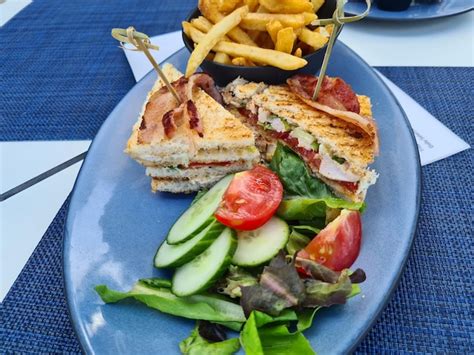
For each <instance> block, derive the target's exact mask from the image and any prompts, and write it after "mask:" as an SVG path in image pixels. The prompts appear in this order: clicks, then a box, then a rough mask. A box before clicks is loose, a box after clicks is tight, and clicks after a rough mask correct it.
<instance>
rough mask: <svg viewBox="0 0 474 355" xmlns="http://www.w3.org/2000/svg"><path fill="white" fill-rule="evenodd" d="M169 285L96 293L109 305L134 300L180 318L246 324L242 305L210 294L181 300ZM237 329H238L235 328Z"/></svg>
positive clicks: (142, 284) (147, 283) (150, 282)
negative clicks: (129, 299) (128, 299)
mask: <svg viewBox="0 0 474 355" xmlns="http://www.w3.org/2000/svg"><path fill="white" fill-rule="evenodd" d="M166 281H167V280H166ZM166 281H164V280H162V279H143V280H139V281H138V282H137V283H136V284H135V285H134V286H133V288H132V289H131V290H130V291H128V292H119V291H114V290H111V289H109V288H108V287H107V286H105V285H98V286H96V287H95V290H96V292H97V293H98V294H99V296H100V298H102V300H103V301H104V302H105V303H115V302H118V301H121V300H123V299H126V298H134V299H136V300H137V301H140V302H142V303H145V304H146V305H147V306H148V307H150V308H154V309H157V310H159V311H161V312H163V313H168V314H172V315H175V316H179V317H184V318H190V319H203V320H209V321H214V322H224V323H223V324H224V325H225V324H226V322H231V323H230V324H232V323H235V322H237V323H243V322H245V315H244V312H243V310H242V307H241V306H239V305H238V304H235V303H232V302H229V301H226V300H223V299H221V298H219V297H216V296H213V295H207V294H199V295H193V296H188V297H177V296H175V295H174V294H173V293H172V292H171V290H170V289H169V287H168V286H167V285H169V282H168V283H166ZM156 285H159V286H156ZM233 326H234V328H235V324H233Z"/></svg>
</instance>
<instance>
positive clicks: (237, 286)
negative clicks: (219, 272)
mask: <svg viewBox="0 0 474 355" xmlns="http://www.w3.org/2000/svg"><path fill="white" fill-rule="evenodd" d="M256 284H258V279H257V278H256V277H255V276H253V275H252V274H251V273H249V272H248V271H246V270H244V269H243V268H241V267H238V266H235V265H231V266H230V267H229V271H228V272H227V274H226V275H225V277H224V278H222V279H221V280H219V281H218V282H217V285H216V286H217V292H219V293H222V294H224V295H228V296H230V297H231V298H236V297H242V291H241V288H242V287H246V286H252V285H256Z"/></svg>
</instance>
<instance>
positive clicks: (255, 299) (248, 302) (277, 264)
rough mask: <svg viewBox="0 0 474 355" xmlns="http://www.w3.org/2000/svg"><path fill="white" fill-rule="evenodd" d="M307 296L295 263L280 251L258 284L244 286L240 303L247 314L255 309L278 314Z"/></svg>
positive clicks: (273, 314)
mask: <svg viewBox="0 0 474 355" xmlns="http://www.w3.org/2000/svg"><path fill="white" fill-rule="evenodd" d="M304 297H305V294H304V285H303V281H301V279H300V278H299V276H298V272H297V271H296V269H295V266H294V265H293V264H288V263H287V262H286V258H285V253H283V252H280V253H279V254H278V255H277V256H276V257H274V258H273V259H272V261H271V262H270V264H269V265H268V266H265V268H264V269H263V273H262V275H261V276H260V282H259V284H257V285H253V286H248V287H242V297H241V299H240V304H241V305H242V308H243V309H244V312H245V314H246V315H249V314H250V313H251V312H252V311H253V310H258V311H262V312H265V313H267V314H269V315H271V316H277V315H279V314H280V312H281V311H282V310H283V309H285V308H289V307H294V306H298V305H299V304H301V302H302V301H303V299H304Z"/></svg>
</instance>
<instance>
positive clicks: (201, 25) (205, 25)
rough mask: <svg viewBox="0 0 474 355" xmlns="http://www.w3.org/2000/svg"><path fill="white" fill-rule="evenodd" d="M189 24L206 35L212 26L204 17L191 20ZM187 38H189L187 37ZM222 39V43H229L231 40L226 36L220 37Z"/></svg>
mask: <svg viewBox="0 0 474 355" xmlns="http://www.w3.org/2000/svg"><path fill="white" fill-rule="evenodd" d="M191 24H192V25H193V26H194V27H196V28H197V29H198V30H199V31H201V32H204V33H208V32H209V31H210V30H211V28H212V26H214V25H213V24H212V22H210V21H209V20H208V19H207V18H205V17H204V16H199V17H198V18H195V19H192V20H191ZM188 37H189V36H188ZM222 39H223V40H224V41H229V42H231V40H230V39H229V37H227V36H224V37H222Z"/></svg>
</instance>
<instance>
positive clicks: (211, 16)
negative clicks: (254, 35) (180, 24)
mask: <svg viewBox="0 0 474 355" xmlns="http://www.w3.org/2000/svg"><path fill="white" fill-rule="evenodd" d="M198 7H199V10H200V11H201V13H202V14H203V15H204V17H206V18H207V19H208V20H209V21H211V22H213V23H217V22H219V21H221V20H222V19H223V18H224V15H223V14H221V13H220V12H219V11H218V8H219V0H199V3H198ZM227 35H228V36H229V38H231V39H232V40H233V41H235V42H237V43H242V44H247V45H249V46H257V44H256V43H255V42H254V41H252V39H251V38H250V37H249V35H248V34H247V33H246V32H245V31H244V30H242V29H241V28H239V27H235V28H233V29H232V30H231V31H230V32H229V33H228V34H227Z"/></svg>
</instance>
